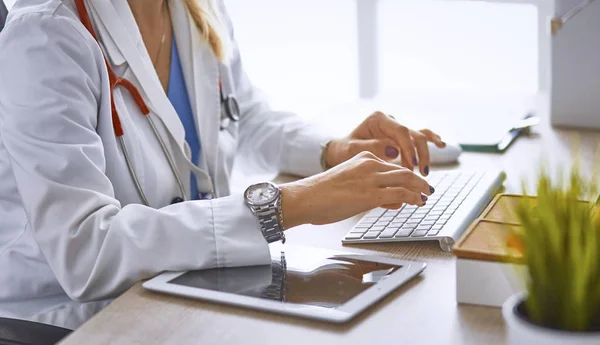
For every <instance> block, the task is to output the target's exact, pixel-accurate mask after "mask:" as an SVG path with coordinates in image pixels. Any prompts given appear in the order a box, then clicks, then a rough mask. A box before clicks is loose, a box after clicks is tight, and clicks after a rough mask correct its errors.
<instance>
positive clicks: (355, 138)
mask: <svg viewBox="0 0 600 345" xmlns="http://www.w3.org/2000/svg"><path fill="white" fill-rule="evenodd" d="M428 141H430V142H432V143H434V144H435V145H436V146H437V147H440V148H443V147H445V146H446V144H445V143H444V142H443V141H442V140H441V138H440V136H439V135H437V134H435V133H433V132H432V131H430V130H428V129H422V130H419V131H414V130H412V129H409V128H406V127H405V126H402V125H401V124H399V123H398V122H396V120H395V119H394V118H393V117H391V116H388V115H385V114H384V113H382V112H375V113H373V114H372V115H371V116H369V117H368V118H367V119H366V120H365V121H363V123H361V124H360V125H359V126H358V127H357V128H356V129H355V130H354V131H353V132H352V133H350V135H349V136H347V137H345V138H342V139H336V140H333V141H331V143H330V144H329V146H328V148H327V152H326V153H325V154H326V159H327V165H328V166H330V167H333V166H336V165H338V164H340V163H342V162H345V161H347V160H348V159H350V158H352V157H354V156H355V155H356V154H357V153H359V152H363V151H369V152H372V153H373V154H375V155H377V157H379V158H381V159H383V160H385V161H392V160H394V159H396V158H397V157H398V155H400V157H401V159H402V160H401V164H402V166H404V167H406V168H408V169H410V170H413V169H414V167H415V166H417V165H418V166H419V168H420V169H419V170H420V171H421V174H423V175H424V176H427V175H428V174H429V148H428V147H427V142H428ZM415 149H416V151H415Z"/></svg>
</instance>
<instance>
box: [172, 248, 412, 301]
mask: <svg viewBox="0 0 600 345" xmlns="http://www.w3.org/2000/svg"><path fill="white" fill-rule="evenodd" d="M305 254H306V253H305ZM401 267H402V266H397V265H390V264H385V263H380V262H373V261H366V260H363V259H361V256H360V255H332V256H326V257H318V256H315V255H303V257H293V256H292V257H287V258H286V254H284V253H283V252H282V253H281V256H280V257H276V258H273V261H272V263H271V265H264V266H249V267H235V268H218V269H209V270H201V271H189V272H187V273H184V274H182V275H180V276H178V277H176V278H174V279H171V280H170V281H169V284H175V285H183V286H187V287H193V288H200V289H207V290H214V291H220V292H227V293H232V294H238V295H244V296H250V297H257V298H264V299H270V300H276V301H282V302H287V303H297V304H304V305H314V306H320V307H326V308H335V307H337V306H340V305H342V304H344V303H346V302H348V301H349V300H350V299H352V298H353V297H355V296H357V295H358V294H360V293H361V292H363V291H365V290H366V289H368V288H370V287H371V286H373V285H375V284H376V283H377V282H379V281H381V280H383V279H386V278H387V277H388V276H389V275H391V274H392V273H393V272H395V271H397V270H398V269H400V268H401Z"/></svg>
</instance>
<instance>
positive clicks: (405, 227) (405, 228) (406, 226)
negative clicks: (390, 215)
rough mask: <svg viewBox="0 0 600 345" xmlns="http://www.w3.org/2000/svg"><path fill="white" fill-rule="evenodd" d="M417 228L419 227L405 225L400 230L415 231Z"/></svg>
mask: <svg viewBox="0 0 600 345" xmlns="http://www.w3.org/2000/svg"><path fill="white" fill-rule="evenodd" d="M416 227H417V225H409V224H404V225H402V227H401V228H400V229H402V230H414V229H415V228H416Z"/></svg>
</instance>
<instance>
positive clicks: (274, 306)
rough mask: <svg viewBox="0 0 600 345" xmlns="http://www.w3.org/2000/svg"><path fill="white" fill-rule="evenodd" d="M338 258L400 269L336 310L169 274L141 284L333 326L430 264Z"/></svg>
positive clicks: (192, 296) (180, 273)
mask: <svg viewBox="0 0 600 345" xmlns="http://www.w3.org/2000/svg"><path fill="white" fill-rule="evenodd" d="M335 254H336V255H343V256H344V257H348V258H354V259H360V260H364V261H371V262H378V263H382V264H389V265H396V266H401V267H400V269H398V270H397V271H395V272H394V273H392V274H390V275H389V276H388V277H387V278H386V279H384V280H382V281H380V282H378V283H376V284H375V285H374V286H372V287H370V288H369V289H367V290H365V291H363V292H361V293H360V294H358V295H356V296H355V297H354V298H352V299H350V300H349V301H348V302H346V303H344V304H342V305H340V306H338V307H335V308H325V307H319V306H311V305H304V304H295V303H285V302H283V303H282V302H278V301H273V300H267V299H261V298H257V297H250V296H243V295H236V294H232V293H228V292H221V291H214V290H207V289H199V288H193V287H189V286H183V285H177V284H170V283H169V281H171V280H172V279H175V278H177V277H178V276H180V275H182V274H184V273H186V272H187V271H180V272H166V273H162V274H160V275H158V276H157V277H155V278H153V279H151V280H148V281H146V282H144V283H143V284H142V286H143V287H144V288H145V289H148V290H151V291H155V292H162V293H167V294H172V295H177V296H182V297H188V298H194V299H200V300H206V301H211V302H217V303H222V304H227V305H233V306H241V307H245V308H250V309H258V310H262V311H269V312H274V313H279V314H285V315H293V316H299V317H303V318H309V319H316V320H322V321H328V322H334V323H344V322H348V321H350V320H351V319H352V318H354V317H356V316H357V315H358V314H360V313H361V312H362V311H364V310H365V309H367V308H368V307H369V306H371V305H373V304H375V303H376V302H377V301H379V300H381V299H382V298H384V297H385V296H387V295H388V294H390V293H391V292H392V291H394V290H395V289H397V288H399V287H400V286H402V285H404V284H405V283H407V282H408V281H410V280H411V279H412V278H414V277H415V276H417V275H418V274H419V273H421V272H423V270H424V269H425V268H426V266H427V264H425V263H423V262H414V261H405V260H398V259H393V258H385V257H379V256H373V255H362V254H352V253H342V252H336V253H335Z"/></svg>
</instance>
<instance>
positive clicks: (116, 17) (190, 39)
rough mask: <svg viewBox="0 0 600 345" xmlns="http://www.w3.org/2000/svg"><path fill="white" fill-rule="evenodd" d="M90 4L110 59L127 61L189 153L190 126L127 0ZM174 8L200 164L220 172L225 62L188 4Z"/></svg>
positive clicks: (147, 96)
mask: <svg viewBox="0 0 600 345" xmlns="http://www.w3.org/2000/svg"><path fill="white" fill-rule="evenodd" d="M87 6H88V11H89V12H90V16H92V18H93V21H95V22H98V23H99V24H97V27H98V28H99V30H100V34H101V37H102V38H103V43H104V46H105V53H106V54H107V55H108V56H109V59H110V61H111V62H112V63H113V64H115V65H119V64H122V63H124V62H127V63H128V64H129V66H130V68H131V71H132V72H133V74H134V75H135V76H136V78H137V80H138V81H139V83H140V86H141V90H140V91H142V97H144V100H145V101H146V103H147V104H148V106H149V107H150V109H151V110H152V111H153V113H155V114H156V115H157V116H158V117H159V118H160V119H161V120H162V122H163V123H164V125H165V126H166V128H167V129H168V130H169V132H170V133H171V135H172V137H173V138H174V139H175V142H176V143H177V145H178V146H179V149H180V152H185V149H184V147H185V146H184V142H185V129H184V128H183V125H182V124H181V121H180V120H179V117H178V115H177V113H176V112H175V109H174V108H173V106H172V105H171V103H170V101H169V99H168V97H167V95H166V94H165V92H164V91H163V89H162V86H161V83H160V80H159V79H158V76H157V75H156V73H155V72H154V66H153V65H152V61H151V59H150V56H149V55H148V52H147V50H146V48H145V46H144V42H143V40H142V36H141V34H140V32H139V29H138V27H137V24H136V22H135V18H134V17H133V13H132V12H131V9H130V8H129V4H128V3H127V0H87ZM169 6H170V10H171V18H172V20H171V22H172V23H173V31H174V35H175V39H176V41H177V48H178V50H179V55H180V59H181V64H182V68H183V72H184V78H185V82H186V87H187V89H188V94H189V95H190V102H191V107H192V111H193V112H194V116H195V118H196V119H197V121H196V125H197V127H198V133H199V136H200V140H201V144H202V153H203V156H204V157H203V158H205V161H204V160H203V161H201V162H200V167H201V168H202V167H205V166H207V167H208V170H209V173H210V175H212V176H215V171H216V163H217V154H218V135H219V120H220V114H219V111H220V95H219V90H218V87H217V85H218V80H219V62H218V61H217V59H216V57H215V56H214V54H213V53H212V50H211V49H209V47H208V46H207V43H206V42H205V41H204V40H202V39H201V37H200V31H199V30H198V28H197V27H196V24H195V22H194V21H193V19H192V18H191V15H190V14H189V12H188V11H187V9H186V8H185V5H184V4H183V2H182V1H174V0H170V1H169ZM107 38H109V39H107ZM192 168H193V167H192ZM193 170H195V171H198V169H193Z"/></svg>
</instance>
